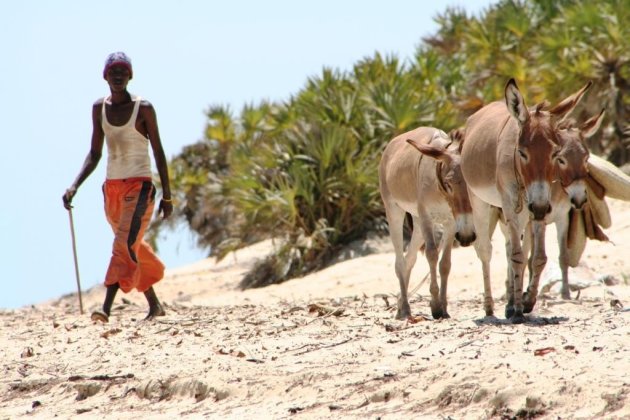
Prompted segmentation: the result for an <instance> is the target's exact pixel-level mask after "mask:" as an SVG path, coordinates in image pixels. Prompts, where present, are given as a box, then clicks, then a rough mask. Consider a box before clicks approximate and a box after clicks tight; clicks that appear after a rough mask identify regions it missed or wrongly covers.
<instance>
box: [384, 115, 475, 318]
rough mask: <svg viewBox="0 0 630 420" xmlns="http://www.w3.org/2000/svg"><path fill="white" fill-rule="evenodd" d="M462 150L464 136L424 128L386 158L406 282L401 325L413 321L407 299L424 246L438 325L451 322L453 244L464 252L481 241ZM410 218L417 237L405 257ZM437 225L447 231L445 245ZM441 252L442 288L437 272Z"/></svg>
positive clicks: (392, 227) (393, 226)
mask: <svg viewBox="0 0 630 420" xmlns="http://www.w3.org/2000/svg"><path fill="white" fill-rule="evenodd" d="M460 150H461V132H460V131H455V132H453V133H452V134H451V137H449V136H447V135H446V133H444V132H443V131H442V130H438V129H435V128H431V127H420V128H417V129H415V130H413V131H409V132H407V133H404V134H401V135H399V136H397V137H396V138H394V139H393V140H392V141H391V142H390V143H389V144H388V145H387V147H386V148H385V151H384V152H383V156H382V158H381V162H380V165H379V182H380V192H381V197H382V199H383V203H384V205H385V211H386V215H387V222H388V224H389V233H390V236H391V240H392V243H393V245H394V250H395V252H396V263H395V266H396V276H397V277H398V281H399V282H400V299H399V301H398V312H397V313H396V318H398V319H406V318H408V317H409V316H410V315H411V309H410V307H409V300H408V296H407V292H408V288H409V277H410V275H411V270H412V268H413V266H414V265H415V263H416V259H417V257H418V250H419V249H420V247H421V246H422V244H423V242H424V245H425V247H426V248H425V253H426V257H427V261H428V262H429V267H430V274H431V285H430V292H431V314H432V315H433V318H435V319H439V318H449V314H448V311H447V300H446V287H447V282H448V275H449V273H450V269H451V248H452V246H453V239H454V238H455V239H457V240H458V241H459V242H460V243H461V244H462V245H463V246H467V245H470V244H471V243H472V242H473V241H474V240H475V230H474V224H473V219H472V210H471V207H470V201H469V199H468V191H467V189H466V184H465V183H464V179H463V177H462V173H461V168H460ZM407 213H409V214H410V215H411V217H412V218H413V233H412V235H411V240H410V242H409V245H408V247H407V252H406V253H404V250H403V222H404V220H405V216H406V214H407ZM436 224H441V225H442V227H443V233H442V237H441V240H440V241H439V243H437V242H438V241H437V238H436V236H437V235H436V233H437V232H436V231H435V229H436ZM440 248H441V249H442V258H441V259H440V279H441V285H440V286H439V287H438V283H437V270H436V267H437V263H438V257H439V252H440Z"/></svg>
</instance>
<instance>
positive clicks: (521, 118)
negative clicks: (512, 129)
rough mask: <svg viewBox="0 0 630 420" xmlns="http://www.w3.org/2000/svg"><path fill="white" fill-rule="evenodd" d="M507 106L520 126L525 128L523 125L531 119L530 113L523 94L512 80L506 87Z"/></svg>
mask: <svg viewBox="0 0 630 420" xmlns="http://www.w3.org/2000/svg"><path fill="white" fill-rule="evenodd" d="M505 105H506V106H507V108H508V111H510V114H511V115H512V116H513V117H514V118H515V119H516V121H518V123H519V125H520V126H523V124H525V123H526V122H527V120H528V119H529V111H528V110H527V107H526V106H525V100H524V99H523V95H521V92H520V91H519V90H518V86H516V81H514V79H510V80H509V81H508V82H507V85H505Z"/></svg>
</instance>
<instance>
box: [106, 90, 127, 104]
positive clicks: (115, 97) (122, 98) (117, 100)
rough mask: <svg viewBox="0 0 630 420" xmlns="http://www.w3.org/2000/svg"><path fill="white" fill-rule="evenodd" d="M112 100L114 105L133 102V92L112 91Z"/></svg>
mask: <svg viewBox="0 0 630 420" xmlns="http://www.w3.org/2000/svg"><path fill="white" fill-rule="evenodd" d="M110 101H111V104H112V105H122V104H126V103H129V102H131V94H130V93H129V92H127V91H126V90H125V91H122V92H112V94H111V97H110Z"/></svg>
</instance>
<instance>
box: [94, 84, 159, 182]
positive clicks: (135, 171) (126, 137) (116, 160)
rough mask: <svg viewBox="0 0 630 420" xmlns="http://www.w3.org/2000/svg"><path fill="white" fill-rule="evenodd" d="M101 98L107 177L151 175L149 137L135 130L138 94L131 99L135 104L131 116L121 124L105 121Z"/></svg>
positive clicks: (121, 177) (105, 115)
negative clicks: (125, 122)
mask: <svg viewBox="0 0 630 420" xmlns="http://www.w3.org/2000/svg"><path fill="white" fill-rule="evenodd" d="M108 99H109V98H105V99H103V111H102V112H103V116H102V118H101V120H102V121H103V123H102V126H103V131H104V132H105V141H106V143H107V179H125V178H136V177H149V178H150V177H151V158H150V157H149V139H147V138H146V137H145V136H143V135H142V134H140V133H139V132H138V130H136V118H137V117H138V110H139V109H140V102H141V98H140V96H136V97H135V98H134V99H133V100H134V101H135V105H134V107H133V112H132V113H131V118H129V121H127V124H125V125H122V126H116V125H111V124H110V123H109V121H107V113H106V112H105V102H106V101H107V100H108Z"/></svg>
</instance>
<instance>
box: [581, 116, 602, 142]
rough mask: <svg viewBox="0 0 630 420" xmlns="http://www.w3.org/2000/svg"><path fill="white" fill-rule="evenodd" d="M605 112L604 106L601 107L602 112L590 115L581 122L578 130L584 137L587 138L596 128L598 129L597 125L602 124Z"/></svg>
mask: <svg viewBox="0 0 630 420" xmlns="http://www.w3.org/2000/svg"><path fill="white" fill-rule="evenodd" d="M605 112H606V108H604V109H602V112H600V113H599V115H595V116H594V117H591V118H590V119H589V120H588V121H586V122H585V123H584V124H582V126H581V127H580V131H581V132H582V135H583V136H584V138H586V139H587V138H589V137H591V136H592V135H593V134H595V133H597V130H599V127H600V126H601V125H602V121H603V120H604V113H605Z"/></svg>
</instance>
